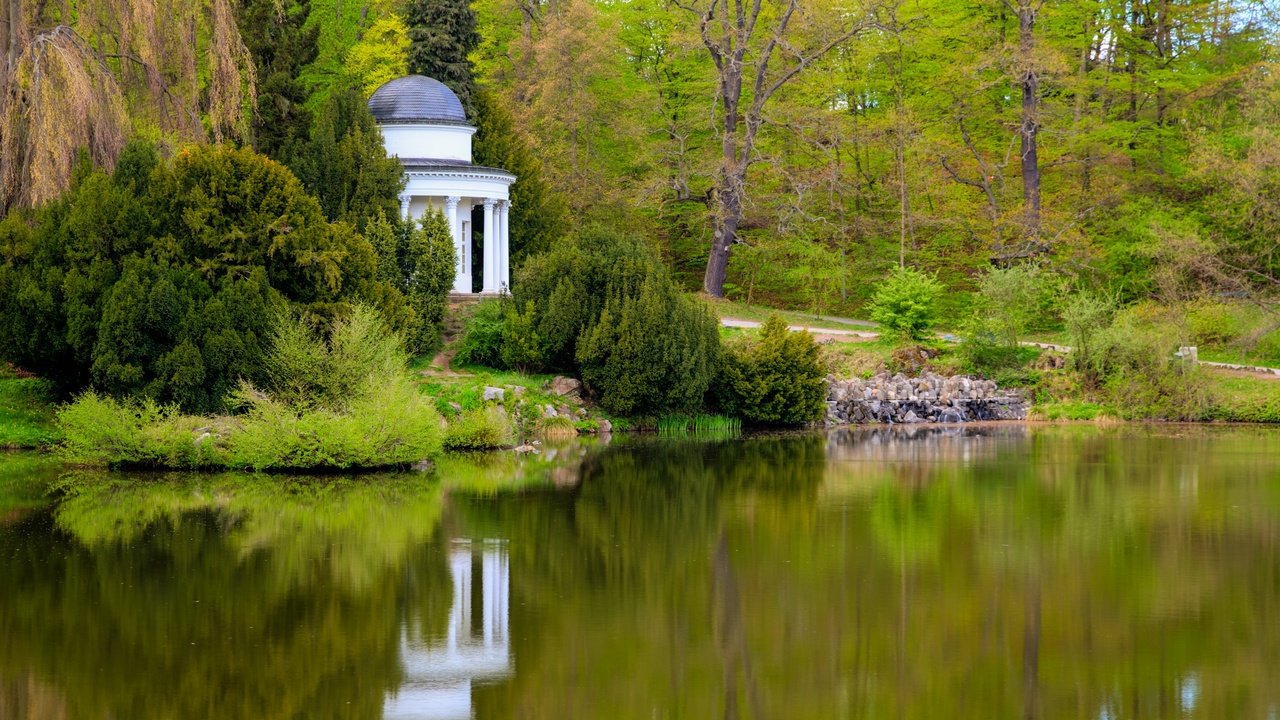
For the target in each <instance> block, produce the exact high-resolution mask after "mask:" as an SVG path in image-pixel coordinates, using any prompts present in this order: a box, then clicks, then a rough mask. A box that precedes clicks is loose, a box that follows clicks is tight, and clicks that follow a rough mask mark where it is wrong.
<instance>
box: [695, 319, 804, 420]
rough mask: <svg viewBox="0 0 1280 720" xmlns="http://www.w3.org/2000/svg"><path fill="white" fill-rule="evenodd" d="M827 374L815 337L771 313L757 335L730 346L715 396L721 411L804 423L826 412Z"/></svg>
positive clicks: (722, 364) (724, 359)
mask: <svg viewBox="0 0 1280 720" xmlns="http://www.w3.org/2000/svg"><path fill="white" fill-rule="evenodd" d="M825 375H826V373H825V371H824V370H823V368H822V365H821V363H819V362H818V346H817V344H816V343H814V341H813V336H811V335H810V334H809V333H807V332H791V331H790V330H788V329H787V324H786V322H785V321H783V320H782V318H780V317H778V316H777V315H771V316H769V319H768V320H766V321H765V323H764V325H763V326H761V328H760V337H759V339H758V340H756V341H755V342H751V343H748V342H741V343H736V344H731V345H727V346H726V347H725V349H724V352H723V353H722V354H721V356H720V370H719V374H718V375H717V377H716V380H715V385H714V390H713V395H714V398H715V401H716V404H717V405H718V406H719V407H720V408H721V410H723V411H724V412H726V413H728V414H730V415H733V416H734V417H739V418H742V419H743V420H745V421H747V422H749V423H753V424H758V425H801V424H804V423H808V422H813V421H815V420H818V419H819V418H821V417H822V413H823V411H824V409H825V407H826V405H825V400H826V392H827V391H826V382H825Z"/></svg>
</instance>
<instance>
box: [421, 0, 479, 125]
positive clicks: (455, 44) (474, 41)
mask: <svg viewBox="0 0 1280 720" xmlns="http://www.w3.org/2000/svg"><path fill="white" fill-rule="evenodd" d="M405 24H406V25H407V26H408V27H409V72H411V73H414V74H417V75H426V76H427V77H431V78H435V79H436V80H439V81H440V82H442V83H444V84H445V85H448V86H449V89H450V90H452V91H453V92H454V94H456V95H457V96H458V99H459V100H461V101H462V107H463V108H465V109H466V111H467V117H469V118H475V115H476V113H475V104H474V96H475V79H474V77H472V74H471V61H470V60H468V59H467V56H468V55H469V54H471V51H472V50H474V49H475V48H476V46H477V45H479V44H480V33H479V32H477V31H476V13H475V11H474V10H472V9H471V3H469V2H468V1H467V0H409V3H408V7H407V9H406V12H405Z"/></svg>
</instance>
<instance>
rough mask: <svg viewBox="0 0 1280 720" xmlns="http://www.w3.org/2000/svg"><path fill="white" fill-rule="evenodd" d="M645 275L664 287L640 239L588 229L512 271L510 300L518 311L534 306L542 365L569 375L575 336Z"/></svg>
mask: <svg viewBox="0 0 1280 720" xmlns="http://www.w3.org/2000/svg"><path fill="white" fill-rule="evenodd" d="M651 275H654V276H661V277H662V278H663V279H662V280H660V282H666V283H667V284H670V281H669V280H668V279H666V273H665V270H664V269H663V268H662V267H661V265H659V264H658V262H657V260H656V258H655V257H654V255H653V252H652V251H651V250H650V249H649V248H648V247H647V246H646V244H645V243H644V241H643V240H642V239H640V238H639V237H637V236H636V235H633V234H625V233H622V232H619V231H617V230H613V229H608V228H604V227H601V226H591V227H588V228H585V229H583V230H582V231H581V232H580V233H579V234H578V235H577V236H575V237H573V238H572V239H571V240H569V241H568V242H563V241H562V242H561V243H559V244H557V245H556V246H555V247H554V248H553V249H552V250H550V251H549V252H546V253H542V254H540V255H536V256H533V257H530V258H529V259H528V261H527V262H526V263H525V266H524V267H523V268H521V269H520V271H519V272H518V273H517V276H516V278H515V282H514V283H513V285H514V288H513V293H514V295H513V297H514V299H515V302H516V305H517V306H518V307H525V306H526V305H527V304H528V303H529V302H533V303H534V305H535V310H536V314H537V318H538V334H539V336H540V337H541V338H542V342H543V347H544V353H545V356H546V365H547V367H548V368H550V369H553V370H564V371H570V370H572V369H573V368H574V366H575V364H576V362H577V361H576V353H577V342H578V338H579V336H580V334H581V333H582V332H583V330H585V329H586V328H588V327H590V326H592V325H594V324H596V319H597V318H599V317H600V313H601V311H603V309H604V305H605V301H606V299H607V298H609V297H611V296H612V295H614V294H616V293H618V292H622V291H628V292H634V289H638V288H639V287H640V285H641V284H642V282H643V281H644V280H645V279H646V278H647V277H649V276H651Z"/></svg>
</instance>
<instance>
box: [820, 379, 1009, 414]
mask: <svg viewBox="0 0 1280 720" xmlns="http://www.w3.org/2000/svg"><path fill="white" fill-rule="evenodd" d="M1026 417H1027V402H1026V399H1025V398H1023V397H1022V396H1021V395H1019V394H1018V393H1016V392H1010V391H1002V390H1000V389H999V388H997V387H996V384H995V382H994V381H991V380H983V379H981V378H972V377H967V376H964V375H957V376H954V377H943V376H941V375H935V374H933V373H924V374H923V375H921V376H920V377H913V378H909V377H906V376H904V375H902V374H897V375H889V374H888V373H881V374H880V375H877V376H875V377H873V378H871V379H869V380H862V379H858V378H854V379H852V380H837V379H836V378H831V377H829V378H827V425H851V424H861V423H926V422H937V423H959V422H972V421H974V420H1024V419H1026Z"/></svg>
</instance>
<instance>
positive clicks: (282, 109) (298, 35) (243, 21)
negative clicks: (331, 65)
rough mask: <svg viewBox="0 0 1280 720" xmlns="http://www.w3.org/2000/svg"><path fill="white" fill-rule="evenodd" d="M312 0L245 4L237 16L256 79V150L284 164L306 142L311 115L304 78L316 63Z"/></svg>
mask: <svg viewBox="0 0 1280 720" xmlns="http://www.w3.org/2000/svg"><path fill="white" fill-rule="evenodd" d="M310 10H311V3H310V1H309V0H288V2H284V1H283V0H243V1H242V2H241V3H240V6H239V8H238V10H237V13H236V21H237V25H238V26H239V28H240V36H241V38H243V40H244V44H245V47H246V48H248V50H249V52H250V53H251V54H252V55H253V61H254V67H255V68H256V74H257V79H258V84H257V91H258V94H257V104H256V111H255V113H254V115H253V122H252V123H251V126H252V138H253V148H254V149H255V150H257V151H258V152H260V153H262V154H264V155H267V156H269V157H272V158H274V159H276V160H279V161H281V162H285V161H287V159H288V157H289V156H290V154H291V153H292V152H294V151H295V146H296V145H297V144H298V143H300V142H303V141H305V140H306V138H307V134H308V131H309V130H310V128H311V113H309V112H308V111H307V109H306V107H305V105H304V103H306V101H307V96H308V92H307V88H306V86H305V85H303V83H302V80H301V78H300V75H301V73H302V69H303V68H304V67H306V65H307V64H308V63H310V62H312V61H314V60H315V58H316V54H317V52H318V49H317V46H316V39H317V37H318V36H319V28H316V27H315V26H307V25H306V21H307V15H308V13H309V12H310Z"/></svg>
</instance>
